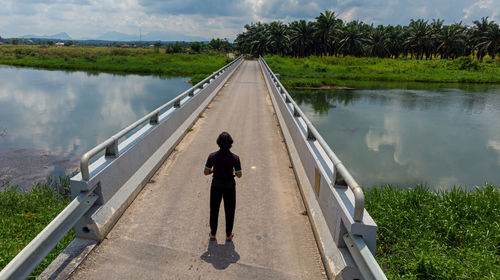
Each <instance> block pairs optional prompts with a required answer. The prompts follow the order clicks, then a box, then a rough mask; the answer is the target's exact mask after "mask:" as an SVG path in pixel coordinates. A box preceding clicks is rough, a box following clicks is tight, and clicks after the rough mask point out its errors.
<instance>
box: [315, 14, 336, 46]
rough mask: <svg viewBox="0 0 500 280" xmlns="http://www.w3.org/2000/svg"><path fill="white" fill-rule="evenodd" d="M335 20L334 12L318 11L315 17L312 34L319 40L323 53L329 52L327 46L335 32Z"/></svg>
mask: <svg viewBox="0 0 500 280" xmlns="http://www.w3.org/2000/svg"><path fill="white" fill-rule="evenodd" d="M336 23H337V21H336V20H335V12H330V11H325V12H324V13H320V15H319V16H318V17H316V25H315V29H316V31H315V32H314V35H315V36H316V37H317V38H318V39H319V40H320V44H321V45H322V46H323V53H322V54H325V55H326V54H328V53H329V48H328V47H329V46H330V45H331V43H332V39H333V37H334V33H335V31H336V30H335V26H336Z"/></svg>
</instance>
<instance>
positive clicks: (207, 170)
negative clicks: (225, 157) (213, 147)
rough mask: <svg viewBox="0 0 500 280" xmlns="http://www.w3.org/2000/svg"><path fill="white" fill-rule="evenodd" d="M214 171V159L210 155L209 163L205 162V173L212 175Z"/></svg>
mask: <svg viewBox="0 0 500 280" xmlns="http://www.w3.org/2000/svg"><path fill="white" fill-rule="evenodd" d="M212 173H214V159H213V158H212V157H211V155H210V156H208V159H207V163H205V168H204V170H203V174H205V175H210V174H212Z"/></svg>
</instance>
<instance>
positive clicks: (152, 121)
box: [149, 112, 159, 125]
mask: <svg viewBox="0 0 500 280" xmlns="http://www.w3.org/2000/svg"><path fill="white" fill-rule="evenodd" d="M158 115H159V113H158V112H156V114H154V115H152V116H151V118H150V119H149V124H151V125H155V124H158Z"/></svg>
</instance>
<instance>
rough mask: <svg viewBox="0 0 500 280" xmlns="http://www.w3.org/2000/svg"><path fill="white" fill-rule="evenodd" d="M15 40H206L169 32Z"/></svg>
mask: <svg viewBox="0 0 500 280" xmlns="http://www.w3.org/2000/svg"><path fill="white" fill-rule="evenodd" d="M17 38H22V39H51V40H62V41H68V40H82V41H84V40H89V41H94V40H99V41H111V42H113V41H114V42H137V41H139V40H141V41H152V42H157V41H163V42H166V41H167V42H168V41H171V42H176V41H185V42H192V41H206V40H207V39H206V38H202V37H197V36H190V35H186V34H184V33H181V32H170V31H153V32H149V33H145V34H142V37H141V38H140V37H139V34H133V35H131V34H126V33H121V32H117V31H109V32H106V33H104V34H102V35H101V36H98V37H90V36H89V37H85V38H74V39H73V38H71V37H70V36H69V35H68V34H67V33H66V32H61V33H58V34H54V35H32V34H29V35H24V36H20V37H17Z"/></svg>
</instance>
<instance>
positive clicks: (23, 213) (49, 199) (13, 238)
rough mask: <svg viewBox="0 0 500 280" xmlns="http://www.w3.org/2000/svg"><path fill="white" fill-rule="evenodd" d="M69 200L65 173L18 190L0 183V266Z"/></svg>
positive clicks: (56, 251) (58, 249)
mask: <svg viewBox="0 0 500 280" xmlns="http://www.w3.org/2000/svg"><path fill="white" fill-rule="evenodd" d="M70 201H71V199H70V197H69V177H59V178H49V179H47V181H45V182H39V183H37V184H36V186H35V187H34V188H33V189H31V190H30V191H26V192H22V191H20V190H19V188H18V187H17V186H10V185H9V183H8V182H3V183H2V184H1V185H0V240H1V242H0V270H1V269H3V268H4V267H5V266H6V265H7V264H8V263H9V262H10V261H11V260H12V259H13V258H14V257H15V256H16V255H17V254H18V253H19V252H20V251H21V250H22V249H23V248H24V247H25V246H26V245H28V243H29V242H30V241H31V240H33V238H35V236H36V235H37V234H38V233H40V231H42V229H43V228H45V227H46V226H47V225H48V224H49V223H50V221H52V220H53V219H54V218H55V217H56V216H57V215H58V214H59V213H60V212H61V211H62V210H63V209H64V207H66V205H68V203H69V202H70ZM73 238H74V230H71V231H70V232H69V233H68V234H66V235H65V236H64V238H63V239H62V240H61V241H60V242H59V243H58V244H57V246H56V247H55V248H54V249H53V250H52V252H50V254H49V255H48V256H47V258H45V260H43V261H42V263H41V264H40V265H39V266H38V267H37V268H36V269H35V271H34V272H33V273H32V275H31V276H30V277H29V278H31V279H35V278H36V276H38V275H39V274H40V273H42V271H43V270H44V269H45V268H46V267H47V266H48V265H49V264H50V263H51V262H52V260H54V259H55V258H56V257H57V255H59V253H60V252H61V251H62V250H64V248H66V246H68V245H69V243H70V242H71V241H72V240H73Z"/></svg>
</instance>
